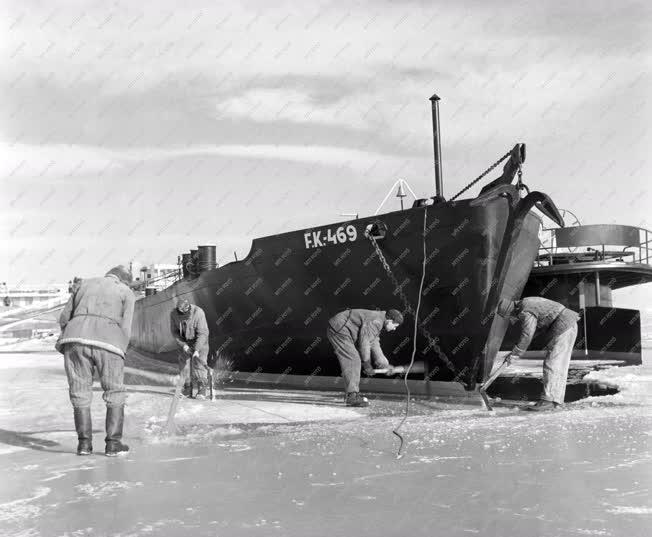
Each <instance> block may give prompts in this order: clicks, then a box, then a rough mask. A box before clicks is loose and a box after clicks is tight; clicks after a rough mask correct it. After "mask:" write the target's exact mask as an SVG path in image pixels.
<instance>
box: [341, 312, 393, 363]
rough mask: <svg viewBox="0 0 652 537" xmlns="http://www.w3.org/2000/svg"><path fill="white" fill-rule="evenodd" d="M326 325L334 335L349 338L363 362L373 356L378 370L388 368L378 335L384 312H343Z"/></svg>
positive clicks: (383, 324)
mask: <svg viewBox="0 0 652 537" xmlns="http://www.w3.org/2000/svg"><path fill="white" fill-rule="evenodd" d="M328 324H329V326H330V329H331V330H332V331H333V332H335V333H336V334H339V335H344V336H347V337H350V338H351V340H352V341H353V342H354V343H355V345H356V347H357V348H358V351H359V352H360V358H361V360H362V361H363V362H369V361H370V360H371V355H373V357H374V361H375V363H376V366H377V367H378V368H385V367H389V361H388V360H387V358H385V355H384V354H383V350H382V348H381V347H380V333H381V332H382V330H383V327H384V326H385V312H384V311H376V310H363V309H350V310H344V311H341V312H340V313H338V314H337V315H334V316H333V317H331V318H330V319H329V321H328Z"/></svg>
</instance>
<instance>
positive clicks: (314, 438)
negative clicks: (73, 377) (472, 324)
mask: <svg viewBox="0 0 652 537" xmlns="http://www.w3.org/2000/svg"><path fill="white" fill-rule="evenodd" d="M591 375H593V376H595V377H596V380H599V381H601V382H605V383H609V384H612V385H614V386H618V387H619V388H620V389H621V392H620V393H618V394H616V395H611V396H606V397H595V398H591V399H584V400H582V401H577V402H575V403H572V404H569V405H567V407H566V409H565V410H563V411H558V412H553V413H541V414H536V413H529V412H522V411H520V410H518V409H517V408H510V407H509V406H504V407H500V408H497V409H496V411H495V412H493V413H489V412H486V411H485V410H483V409H482V408H479V407H472V406H459V405H450V404H444V403H438V402H434V403H426V402H419V401H417V402H415V404H413V406H412V410H413V414H412V416H411V417H410V418H409V419H408V421H407V422H406V424H405V426H404V428H403V433H404V435H405V437H406V440H407V450H406V454H405V456H404V457H403V458H402V459H401V460H397V459H396V450H397V447H398V443H397V441H396V438H395V437H394V436H393V435H392V432H391V431H392V428H393V427H394V426H396V425H397V423H398V422H399V420H400V417H401V415H402V411H403V402H402V401H401V400H400V399H398V398H383V399H382V400H377V401H375V402H374V403H373V405H372V407H370V408H369V409H362V410H357V409H348V408H346V407H344V406H343V404H342V401H341V397H339V396H338V395H337V394H333V393H320V392H285V393H279V392H253V391H247V390H240V391H238V390H227V391H224V392H220V393H219V394H218V395H219V399H218V400H217V401H215V402H210V401H203V402H202V401H188V400H184V401H182V402H181V404H180V407H179V412H178V420H177V423H178V425H179V428H180V434H179V435H178V436H176V437H167V436H165V435H163V434H162V426H163V424H164V421H165V416H166V414H167V410H168V408H169V405H170V402H171V395H170V394H171V389H170V388H164V387H156V386H148V385H134V386H132V387H130V395H129V399H128V408H127V422H126V431H125V438H126V441H127V443H129V444H130V445H131V447H132V452H131V453H130V454H129V455H128V456H126V457H125V458H113V459H111V458H107V457H104V456H103V455H102V454H101V452H102V451H103V448H104V442H103V436H104V434H103V425H104V407H103V402H102V400H101V392H99V391H98V390H99V388H98V387H97V386H96V392H95V396H94V401H93V417H94V420H95V421H94V430H95V436H94V447H95V449H96V451H98V452H99V453H98V454H97V455H94V456H91V457H77V456H76V455H75V454H74V451H75V447H76V436H75V433H74V428H73V420H72V409H71V407H70V403H69V402H68V396H67V383H66V379H65V375H64V372H63V359H62V357H61V356H60V355H58V354H54V353H39V354H34V353H32V354H18V353H16V354H0V387H1V389H0V468H1V470H2V475H3V480H2V486H1V487H0V534H1V535H3V536H4V535H6V536H30V537H36V536H41V535H42V536H86V535H88V536H90V535H93V536H103V535H112V536H124V537H126V536H145V535H173V536H185V535H188V536H195V537H196V536H202V535H207V536H208V535H211V536H216V535H224V536H240V535H242V536H256V535H264V536H267V535H279V536H286V535H287V536H295V535H296V536H301V537H308V536H340V535H353V536H356V537H358V536H366V535H373V536H374V537H378V536H385V535H387V536H393V535H401V536H403V535H409V536H413V535H424V536H425V535H428V536H437V535H442V536H446V537H448V536H458V535H464V536H468V535H483V536H487V535H491V536H544V535H545V536H566V535H596V536H597V535H600V536H632V537H634V536H639V535H640V536H643V535H647V534H648V532H647V530H645V528H646V527H648V528H649V527H650V522H651V520H652V517H651V515H652V502H651V501H650V496H651V495H650V488H651V486H652V479H651V469H650V468H651V466H650V462H651V459H652V453H651V442H650V439H651V437H650V434H651V432H650V431H651V428H650V425H651V423H652V416H651V414H650V409H651V408H652V406H651V405H652V384H651V380H652V368H651V367H650V366H649V360H646V365H644V366H635V367H627V368H614V369H610V370H606V371H600V372H595V373H591Z"/></svg>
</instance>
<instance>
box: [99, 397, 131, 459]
mask: <svg viewBox="0 0 652 537" xmlns="http://www.w3.org/2000/svg"><path fill="white" fill-rule="evenodd" d="M124 421H125V407H124V405H121V406H108V407H106V438H105V439H104V440H105V442H106V448H105V450H104V453H105V455H106V456H107V457H115V456H116V455H121V454H124V453H129V446H127V445H125V444H123V443H122V442H121V440H122V426H123V425H124Z"/></svg>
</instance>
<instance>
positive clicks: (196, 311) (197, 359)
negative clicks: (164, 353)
mask: <svg viewBox="0 0 652 537" xmlns="http://www.w3.org/2000/svg"><path fill="white" fill-rule="evenodd" d="M170 318H171V329H172V335H173V337H174V340H175V341H176V343H177V345H178V346H179V369H180V370H181V371H183V368H184V367H185V365H186V362H187V361H188V360H191V365H192V367H191V371H192V374H191V376H189V377H187V378H186V380H185V383H184V386H183V395H185V396H186V397H192V390H193V384H194V383H196V384H197V399H205V398H206V387H207V386H208V364H207V360H208V324H207V323H206V315H205V314H204V310H202V309H201V308H200V307H199V306H196V305H194V304H191V303H190V301H188V299H186V298H181V299H179V301H178V303H177V307H176V308H175V309H173V310H172V313H171V316H170Z"/></svg>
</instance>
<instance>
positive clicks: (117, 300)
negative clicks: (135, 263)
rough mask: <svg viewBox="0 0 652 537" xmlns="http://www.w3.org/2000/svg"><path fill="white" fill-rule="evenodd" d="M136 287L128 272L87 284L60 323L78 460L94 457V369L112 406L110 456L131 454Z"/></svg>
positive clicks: (113, 273) (118, 269)
mask: <svg viewBox="0 0 652 537" xmlns="http://www.w3.org/2000/svg"><path fill="white" fill-rule="evenodd" d="M130 282H131V274H130V273H129V272H128V271H127V270H126V269H125V268H124V267H122V266H118V267H114V268H112V269H111V270H109V272H107V273H106V276H104V277H103V278H90V279H84V280H82V281H81V282H80V283H79V286H78V287H77V288H76V289H74V290H73V291H72V295H71V296H70V299H69V300H68V303H67V304H66V305H65V307H64V308H63V311H62V312H61V316H60V317H59V324H60V325H61V337H60V338H59V340H58V341H57V344H56V348H57V350H58V351H59V352H62V353H63V355H64V364H65V368H66V375H67V377H68V385H69V387H70V402H71V403H72V406H73V409H74V415H75V428H76V429H77V438H78V440H79V442H78V444H77V454H78V455H90V454H91V453H92V451H93V444H92V442H93V428H92V422H91V399H92V395H93V369H95V370H96V371H97V372H98V374H99V377H100V383H101V385H102V389H103V390H104V395H103V399H104V402H105V403H106V438H105V442H106V447H105V454H106V455H108V456H110V457H111V456H114V455H118V454H120V453H126V452H128V451H129V446H127V445H125V444H123V443H122V442H121V440H122V429H123V425H124V404H125V392H124V385H123V383H124V356H125V352H126V350H127V346H128V345H129V337H130V336H131V320H132V318H133V313H134V303H135V297H134V294H133V292H132V291H131V289H129V287H128V284H129V283H130Z"/></svg>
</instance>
